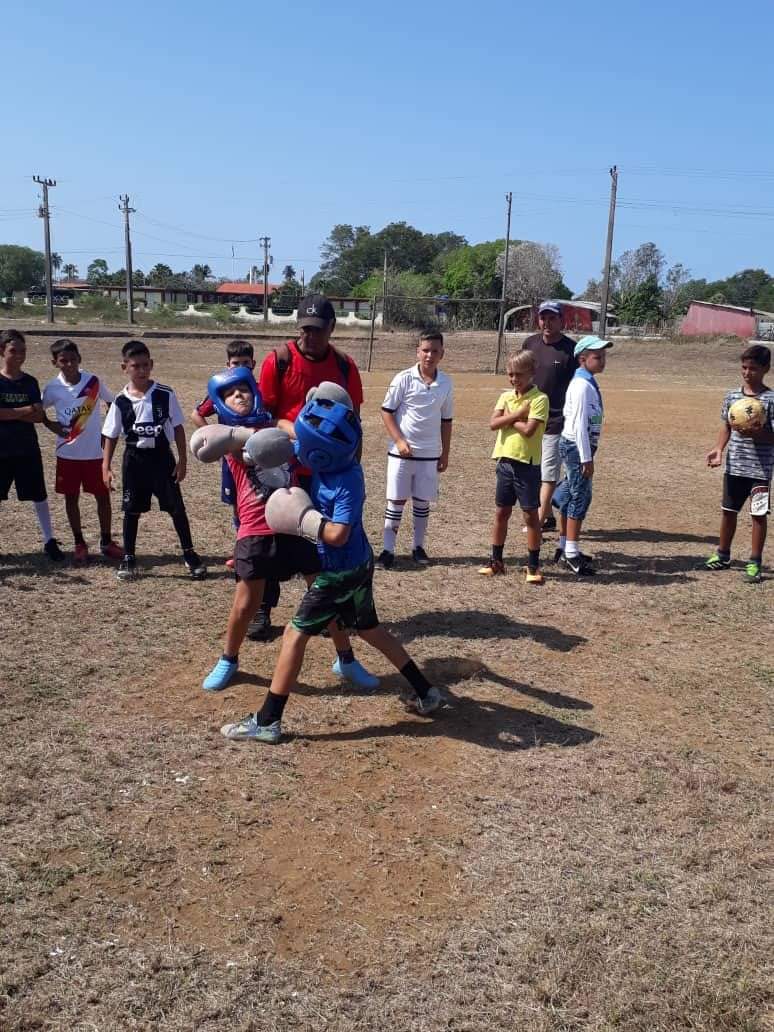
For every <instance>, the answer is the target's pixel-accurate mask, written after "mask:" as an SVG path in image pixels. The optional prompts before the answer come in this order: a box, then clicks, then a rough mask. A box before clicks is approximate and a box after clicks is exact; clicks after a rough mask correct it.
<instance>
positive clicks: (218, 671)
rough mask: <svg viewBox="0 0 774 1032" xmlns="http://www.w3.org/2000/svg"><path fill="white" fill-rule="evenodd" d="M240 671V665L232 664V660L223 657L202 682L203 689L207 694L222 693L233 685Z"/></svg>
mask: <svg viewBox="0 0 774 1032" xmlns="http://www.w3.org/2000/svg"><path fill="white" fill-rule="evenodd" d="M238 669H239V664H238V663H232V661H231V660H230V659H224V658H223V657H222V656H221V657H220V659H219V660H218V662H217V663H216V664H215V666H214V667H213V668H212V670H210V672H209V674H207V676H206V677H205V678H204V681H202V688H203V689H204V690H205V692H222V691H223V689H224V688H225V687H226V686H227V685H228V684H230V683H231V680H232V678H233V676H234V674H235V673H236V672H237V670H238Z"/></svg>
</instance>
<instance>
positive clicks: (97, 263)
mask: <svg viewBox="0 0 774 1032" xmlns="http://www.w3.org/2000/svg"><path fill="white" fill-rule="evenodd" d="M86 279H87V280H88V281H89V283H91V284H93V285H94V286H96V287H99V286H103V285H104V284H105V283H106V282H107V279H108V263H107V262H106V261H105V259H104V258H95V259H94V261H93V262H91V263H90V265H89V267H88V269H87V270H86Z"/></svg>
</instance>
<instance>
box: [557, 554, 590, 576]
mask: <svg viewBox="0 0 774 1032" xmlns="http://www.w3.org/2000/svg"><path fill="white" fill-rule="evenodd" d="M560 562H562V563H563V564H564V565H565V566H566V567H567V569H568V570H569V571H570V572H571V573H574V574H575V576H576V577H593V576H594V574H595V573H596V572H597V571H596V570H595V569H594V567H593V566H592V563H591V560H590V559H589V557H588V556H587V555H583V554H582V553H578V555H567V553H566V552H565V553H564V555H563V556H562V558H561V560H560Z"/></svg>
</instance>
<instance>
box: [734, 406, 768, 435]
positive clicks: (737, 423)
mask: <svg viewBox="0 0 774 1032" xmlns="http://www.w3.org/2000/svg"><path fill="white" fill-rule="evenodd" d="M765 421H766V409H765V408H764V407H763V405H762V404H761V403H760V402H759V401H758V399H757V398H740V399H739V400H738V401H735V402H734V404H733V405H732V406H731V407H730V408H729V410H728V422H729V423H730V424H731V429H732V430H759V429H760V428H761V427H762V426H763V424H764V423H765Z"/></svg>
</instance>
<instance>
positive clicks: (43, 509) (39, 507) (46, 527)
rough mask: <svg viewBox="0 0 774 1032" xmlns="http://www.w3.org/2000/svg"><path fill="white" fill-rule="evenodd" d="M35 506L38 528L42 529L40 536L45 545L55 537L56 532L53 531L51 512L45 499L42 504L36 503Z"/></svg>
mask: <svg viewBox="0 0 774 1032" xmlns="http://www.w3.org/2000/svg"><path fill="white" fill-rule="evenodd" d="M33 504H34V506H35V516H36V517H37V520H38V526H39V527H40V534H41V537H42V538H43V544H44V545H45V544H46V542H47V541H50V540H51V538H52V537H53V536H54V532H53V530H52V529H51V513H50V512H49V508H48V502H47V501H46V500H45V499H44V500H43V501H42V502H34V503H33Z"/></svg>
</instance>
